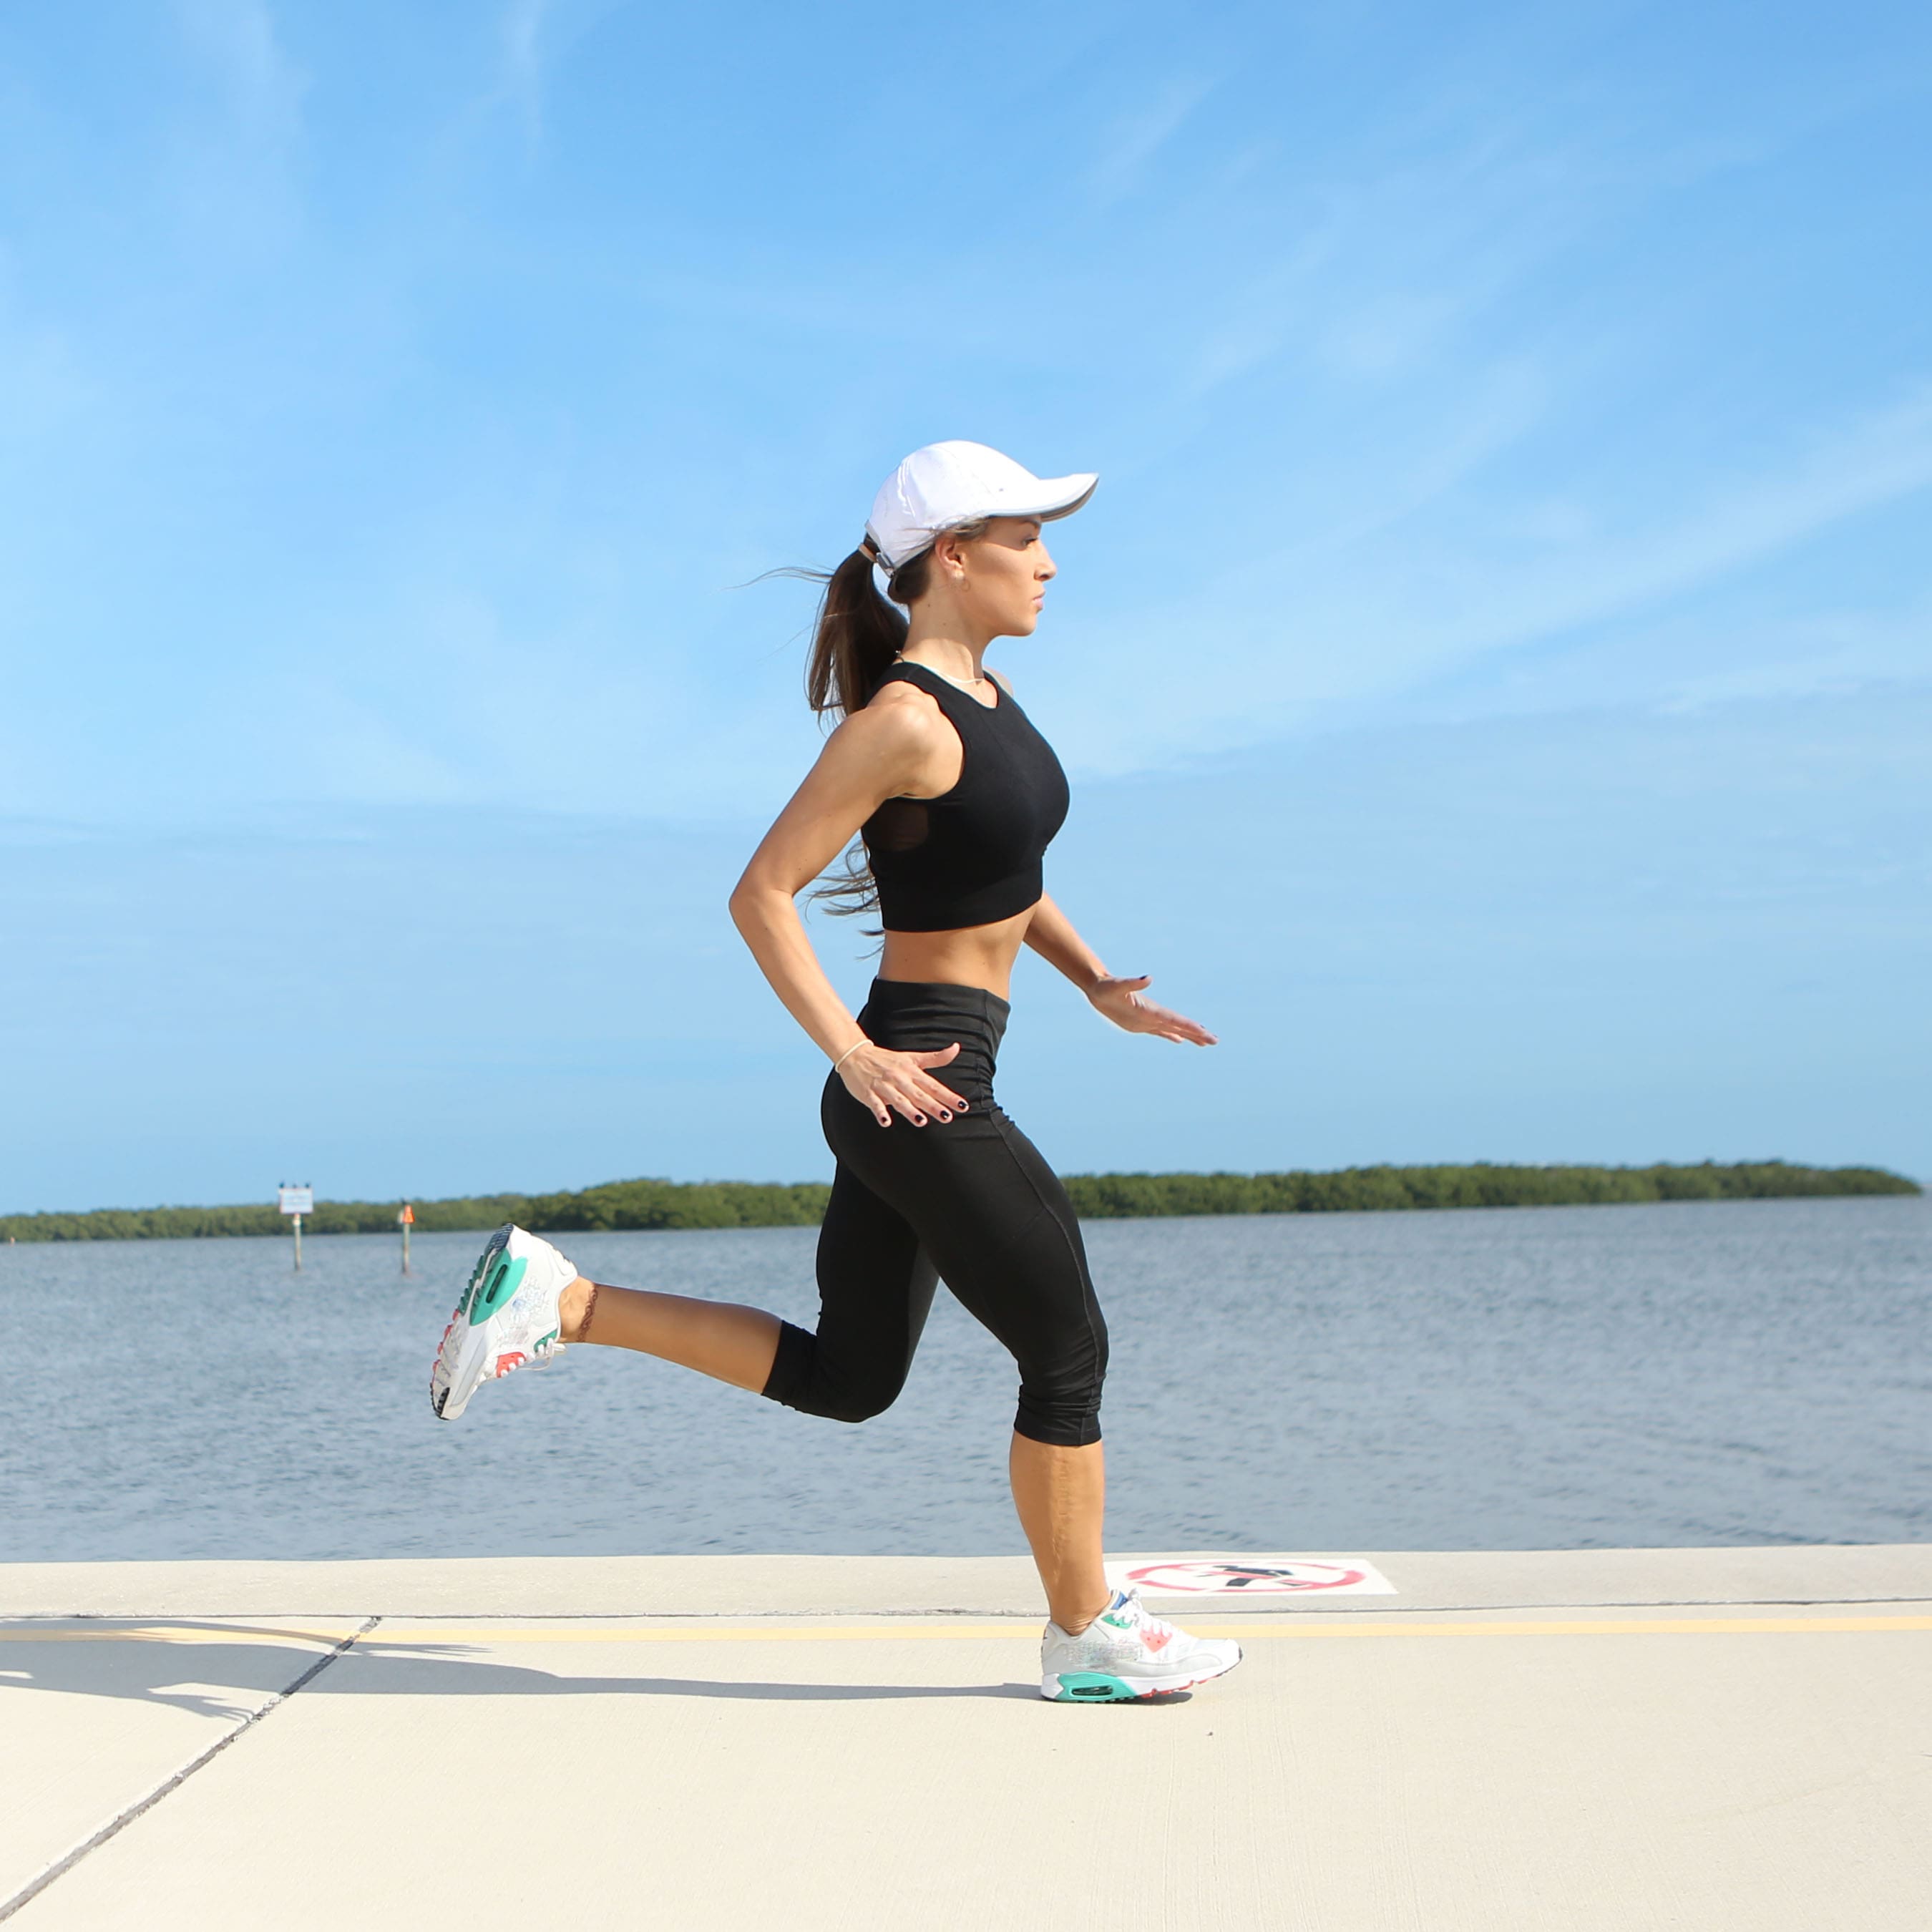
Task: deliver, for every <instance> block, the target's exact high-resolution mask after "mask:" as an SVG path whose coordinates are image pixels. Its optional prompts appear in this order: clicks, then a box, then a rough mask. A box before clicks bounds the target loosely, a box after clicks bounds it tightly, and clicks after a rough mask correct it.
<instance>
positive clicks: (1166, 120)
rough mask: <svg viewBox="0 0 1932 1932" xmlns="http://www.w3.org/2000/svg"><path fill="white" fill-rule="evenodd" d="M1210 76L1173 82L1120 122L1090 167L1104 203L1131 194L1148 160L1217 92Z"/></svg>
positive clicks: (1095, 191)
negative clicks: (1205, 78)
mask: <svg viewBox="0 0 1932 1932" xmlns="http://www.w3.org/2000/svg"><path fill="white" fill-rule="evenodd" d="M1212 92H1214V82H1213V81H1211V80H1200V79H1199V78H1196V79H1191V80H1190V79H1184V80H1175V81H1173V82H1171V83H1169V85H1168V86H1166V87H1165V88H1163V89H1162V90H1161V92H1160V93H1159V94H1158V95H1156V96H1155V98H1154V99H1153V100H1152V101H1150V102H1149V103H1148V104H1147V105H1146V106H1145V107H1142V108H1140V109H1139V110H1137V111H1136V112H1135V113H1133V114H1131V115H1127V116H1126V117H1124V118H1122V119H1121V120H1120V121H1117V122H1116V123H1115V125H1114V127H1112V130H1110V131H1109V134H1108V136H1106V139H1105V141H1104V142H1103V145H1102V147H1101V148H1100V152H1099V153H1098V154H1097V155H1096V156H1095V157H1094V160H1093V161H1092V162H1091V163H1090V164H1089V166H1088V169H1087V185H1088V188H1089V189H1090V190H1091V192H1092V193H1093V195H1094V199H1096V200H1097V201H1098V202H1100V204H1101V205H1103V207H1104V206H1106V205H1108V204H1109V203H1111V202H1116V201H1119V200H1121V199H1123V198H1124V197H1125V196H1127V195H1129V194H1131V193H1133V191H1134V190H1135V189H1136V188H1137V187H1139V186H1140V185H1141V184H1142V181H1144V180H1145V178H1146V177H1147V174H1148V165H1149V163H1151V161H1152V160H1154V157H1155V155H1157V154H1159V153H1160V151H1161V149H1162V148H1164V147H1166V145H1167V144H1168V142H1169V141H1171V140H1172V139H1173V138H1174V137H1175V135H1176V134H1178V133H1179V132H1180V131H1181V127H1182V125H1183V124H1184V122H1185V121H1187V118H1188V116H1189V115H1191V114H1192V113H1193V112H1194V110H1195V109H1196V108H1197V107H1199V106H1200V105H1201V104H1202V101H1205V100H1206V99H1207V98H1208V95H1210V94H1211V93H1212Z"/></svg>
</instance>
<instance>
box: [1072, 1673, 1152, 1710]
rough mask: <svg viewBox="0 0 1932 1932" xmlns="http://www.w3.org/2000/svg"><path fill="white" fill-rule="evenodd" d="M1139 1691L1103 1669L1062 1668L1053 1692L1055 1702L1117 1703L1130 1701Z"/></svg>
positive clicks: (1137, 1695)
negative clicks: (1057, 1686) (1058, 1682)
mask: <svg viewBox="0 0 1932 1932" xmlns="http://www.w3.org/2000/svg"><path fill="white" fill-rule="evenodd" d="M1139 1695H1140V1693H1139V1691H1136V1690H1135V1689H1134V1688H1133V1686H1132V1685H1127V1684H1124V1683H1123V1682H1121V1680H1120V1679H1119V1678H1118V1677H1109V1676H1108V1675H1107V1673H1106V1672H1105V1671H1104V1670H1063V1671H1062V1672H1061V1673H1060V1688H1059V1690H1058V1691H1056V1692H1055V1694H1054V1699H1053V1701H1054V1702H1055V1703H1056V1704H1119V1703H1129V1702H1131V1701H1132V1700H1133V1699H1135V1698H1136V1697H1139Z"/></svg>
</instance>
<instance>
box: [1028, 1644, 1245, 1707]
mask: <svg viewBox="0 0 1932 1932" xmlns="http://www.w3.org/2000/svg"><path fill="white" fill-rule="evenodd" d="M1242 1655H1243V1653H1242V1652H1241V1651H1239V1650H1237V1651H1236V1652H1235V1655H1234V1656H1233V1658H1232V1659H1231V1660H1230V1661H1229V1662H1227V1663H1226V1664H1217V1666H1216V1667H1215V1668H1214V1670H1204V1671H1202V1673H1201V1674H1200V1676H1198V1677H1187V1678H1183V1679H1178V1680H1177V1679H1174V1678H1172V1677H1124V1676H1117V1675H1116V1674H1115V1673H1113V1672H1112V1671H1106V1670H1062V1671H1059V1672H1056V1673H1055V1674H1054V1675H1053V1676H1051V1677H1043V1678H1042V1679H1040V1695H1041V1696H1042V1697H1046V1698H1049V1699H1051V1700H1052V1701H1053V1702H1054V1703H1056V1704H1139V1703H1146V1702H1147V1701H1148V1700H1151V1699H1153V1698H1156V1697H1173V1696H1175V1694H1177V1693H1178V1692H1180V1691H1192V1690H1193V1688H1195V1687H1196V1685H1201V1684H1211V1683H1212V1682H1214V1679H1216V1678H1217V1677H1225V1676H1227V1674H1228V1673H1229V1671H1231V1670H1233V1669H1234V1667H1235V1665H1236V1664H1239V1663H1240V1662H1241V1658H1242Z"/></svg>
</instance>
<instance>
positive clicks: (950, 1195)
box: [764, 980, 1107, 1448]
mask: <svg viewBox="0 0 1932 1932" xmlns="http://www.w3.org/2000/svg"><path fill="white" fill-rule="evenodd" d="M1008 1011H1009V1008H1008V1007H1007V1002H1006V1001H1004V1000H1003V999H1001V998H1000V997H999V995H998V994H997V993H989V992H985V991H984V990H983V989H981V988H980V987H977V986H947V985H944V984H941V983H927V982H922V981H913V980H874V981H873V982H872V990H871V997H870V998H868V1000H867V1001H866V1003H865V1009H864V1010H863V1011H862V1013H860V1014H859V1025H861V1026H862V1027H863V1028H865V1032H866V1034H867V1036H868V1037H869V1038H871V1039H872V1040H876V1041H877V1043H878V1044H879V1045H880V1046H886V1047H890V1048H892V1049H894V1050H895V1052H901V1053H930V1052H939V1051H941V1050H942V1049H944V1048H946V1047H948V1046H951V1045H952V1044H953V1042H954V1041H955V1040H957V1041H958V1042H959V1055H958V1056H957V1057H956V1058H955V1059H953V1061H951V1062H950V1063H949V1064H947V1065H946V1066H944V1067H936V1068H935V1069H934V1070H933V1071H934V1076H935V1078H936V1079H939V1080H941V1081H944V1082H945V1083H946V1085H947V1086H949V1087H950V1088H952V1089H953V1091H954V1092H955V1093H956V1094H959V1095H961V1096H962V1097H963V1098H964V1099H965V1100H969V1101H970V1102H971V1103H972V1104H971V1106H969V1107H968V1109H967V1110H966V1112H965V1113H963V1114H955V1115H953V1118H952V1119H951V1120H950V1121H941V1120H940V1119H938V1118H937V1117H936V1116H933V1115H929V1116H928V1118H927V1121H926V1125H925V1126H924V1127H914V1126H913V1124H912V1123H911V1122H910V1121H908V1120H907V1119H906V1118H905V1117H904V1115H901V1114H897V1113H895V1114H894V1115H893V1117H892V1125H891V1126H890V1127H880V1125H879V1123H878V1121H877V1118H876V1117H875V1116H874V1115H873V1114H872V1113H871V1111H870V1109H868V1108H867V1107H865V1106H864V1105H863V1104H862V1103H860V1102H859V1101H857V1100H853V1097H851V1095H850V1094H848V1093H847V1091H845V1083H844V1081H842V1080H841V1079H840V1078H839V1077H838V1075H837V1073H832V1075H830V1076H829V1077H828V1078H827V1079H826V1082H825V1094H824V1097H823V1100H822V1101H821V1102H820V1118H821V1119H822V1120H823V1123H824V1127H825V1138H826V1142H827V1143H828V1144H829V1145H830V1147H831V1149H832V1152H833V1153H834V1154H835V1155H837V1157H838V1169H837V1172H835V1175H833V1178H832V1198H831V1200H830V1201H829V1202H828V1203H827V1205H826V1210H825V1220H824V1223H823V1226H822V1227H821V1228H820V1230H819V1235H818V1310H819V1312H818V1332H817V1334H815V1335H811V1334H806V1332H805V1331H804V1330H803V1329H802V1328H795V1327H793V1325H792V1324H791V1323H790V1322H786V1323H785V1324H784V1325H783V1327H782V1328H781V1331H780V1333H779V1335H778V1358H777V1359H776V1361H774V1362H773V1363H772V1373H771V1377H770V1379H769V1381H768V1382H766V1384H765V1389H764V1393H765V1394H766V1395H768V1396H769V1397H771V1398H772V1400H774V1401H775V1402H781V1403H785V1404H787V1406H789V1407H790V1408H793V1409H803V1410H804V1411H805V1412H806V1413H807V1414H808V1415H829V1416H832V1417H835V1418H837V1419H838V1421H841V1422H862V1421H865V1418H867V1417H868V1416H873V1415H877V1414H878V1413H879V1412H880V1410H881V1409H887V1408H889V1407H890V1406H891V1405H892V1401H893V1400H894V1398H895V1397H896V1396H897V1395H898V1392H899V1391H900V1389H901V1388H903V1387H904V1384H905V1379H906V1372H907V1370H909V1369H910V1367H911V1366H912V1358H913V1350H914V1349H916V1348H917V1347H918V1346H919V1334H920V1331H922V1329H923V1328H925V1326H926V1316H927V1313H929V1310H931V1308H932V1294H933V1289H934V1286H935V1283H936V1282H937V1281H938V1280H944V1282H945V1283H946V1285H947V1287H948V1288H950V1289H952V1291H953V1293H954V1294H955V1295H956V1296H957V1297H958V1298H959V1300H960V1301H961V1302H962V1303H963V1304H965V1307H966V1309H967V1310H968V1313H971V1315H972V1316H974V1317H975V1319H977V1320H978V1321H980V1322H983V1324H984V1325H986V1327H987V1328H989V1329H991V1330H992V1332H993V1334H995V1335H996V1336H997V1337H998V1338H999V1340H1001V1342H1002V1343H1004V1345H1005V1346H1006V1347H1007V1349H1009V1350H1010V1352H1012V1355H1013V1359H1014V1361H1016V1363H1018V1364H1019V1372H1020V1399H1019V1415H1017V1416H1016V1418H1014V1421H1013V1427H1014V1428H1015V1429H1016V1430H1018V1431H1019V1433H1020V1434H1021V1435H1022V1436H1030V1437H1031V1438H1032V1439H1033V1440H1034V1442H1053V1443H1061V1444H1065V1445H1068V1446H1070V1447H1075V1448H1077V1447H1079V1446H1080V1445H1083V1444H1085V1443H1089V1442H1099V1441H1100V1384H1101V1382H1102V1379H1103V1378H1104V1376H1106V1372H1107V1325H1106V1322H1104V1321H1103V1319H1101V1315H1100V1304H1099V1303H1098V1302H1097V1301H1095V1299H1094V1283H1093V1281H1092V1280H1091V1277H1089V1275H1088V1272H1087V1251H1086V1249H1085V1247H1084V1246H1083V1245H1082V1242H1081V1239H1080V1224H1079V1221H1078V1220H1076V1218H1075V1216H1074V1213H1073V1204H1072V1203H1071V1202H1069V1201H1068V1199H1067V1190H1065V1189H1064V1187H1061V1184H1060V1182H1059V1181H1058V1178H1056V1177H1055V1174H1054V1172H1053V1170H1052V1169H1051V1168H1050V1167H1049V1166H1047V1164H1046V1162H1045V1161H1044V1160H1042V1159H1041V1158H1040V1153H1039V1151H1038V1150H1037V1148H1035V1147H1034V1145H1033V1143H1032V1142H1031V1141H1030V1140H1028V1139H1027V1137H1026V1136H1025V1135H1024V1134H1023V1133H1021V1132H1020V1130H1019V1128H1017V1127H1015V1126H1014V1125H1013V1122H1012V1121H1010V1120H1008V1119H1007V1117H1006V1115H1004V1113H1002V1112H1001V1111H1000V1107H999V1103H998V1102H997V1101H995V1100H994V1098H993V1059H994V1055H995V1053H996V1052H998V1049H999V1044H1000V1038H1001V1035H1002V1034H1004V1032H1005V1031H1006V1030H1007V1013H1008Z"/></svg>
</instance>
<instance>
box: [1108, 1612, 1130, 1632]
mask: <svg viewBox="0 0 1932 1932" xmlns="http://www.w3.org/2000/svg"><path fill="white" fill-rule="evenodd" d="M1100 1621H1101V1622H1103V1624H1112V1625H1113V1627H1114V1628H1115V1629H1116V1630H1132V1629H1133V1627H1134V1620H1133V1618H1132V1617H1110V1616H1106V1615H1104V1614H1103V1616H1102V1617H1101V1619H1100Z"/></svg>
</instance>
